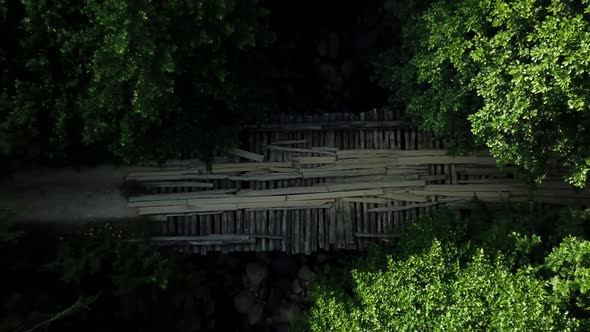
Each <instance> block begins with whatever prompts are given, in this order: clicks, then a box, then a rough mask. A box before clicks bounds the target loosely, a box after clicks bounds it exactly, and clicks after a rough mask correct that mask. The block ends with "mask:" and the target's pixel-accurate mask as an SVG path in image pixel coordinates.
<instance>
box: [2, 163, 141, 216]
mask: <svg viewBox="0 0 590 332" xmlns="http://www.w3.org/2000/svg"><path fill="white" fill-rule="evenodd" d="M137 169H138V168H137V167H127V166H113V165H103V166H98V167H92V168H84V169H81V170H74V169H71V168H35V169H32V170H26V171H20V172H17V173H15V174H12V175H11V176H9V177H3V178H0V208H10V209H14V210H16V211H17V220H19V221H28V222H63V223H77V222H88V221H95V220H114V219H122V218H133V217H136V216H137V211H136V209H134V208H128V207H127V199H126V198H125V197H123V196H122V195H121V191H120V186H121V185H122V184H123V182H124V179H125V176H126V175H127V174H128V173H129V172H131V171H134V170H137Z"/></svg>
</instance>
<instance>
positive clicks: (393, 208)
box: [369, 202, 439, 212]
mask: <svg viewBox="0 0 590 332" xmlns="http://www.w3.org/2000/svg"><path fill="white" fill-rule="evenodd" d="M437 204H439V203H438V202H427V203H419V204H409V205H405V206H388V207H380V208H372V209H369V212H394V211H404V210H409V209H414V208H419V207H427V206H434V205H437Z"/></svg>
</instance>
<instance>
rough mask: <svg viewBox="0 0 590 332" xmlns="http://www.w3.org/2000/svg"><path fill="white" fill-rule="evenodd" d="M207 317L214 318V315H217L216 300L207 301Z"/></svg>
mask: <svg viewBox="0 0 590 332" xmlns="http://www.w3.org/2000/svg"><path fill="white" fill-rule="evenodd" d="M204 305H205V315H206V316H207V317H211V316H213V314H214V313H215V305H216V303H215V299H213V298H210V299H209V300H208V301H205V304H204Z"/></svg>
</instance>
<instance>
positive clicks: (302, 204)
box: [238, 199, 334, 211]
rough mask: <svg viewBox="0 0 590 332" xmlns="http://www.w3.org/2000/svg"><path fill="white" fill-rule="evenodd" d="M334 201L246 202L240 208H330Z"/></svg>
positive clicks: (253, 209) (250, 209)
mask: <svg viewBox="0 0 590 332" xmlns="http://www.w3.org/2000/svg"><path fill="white" fill-rule="evenodd" d="M333 202H334V200H333V199H320V200H308V201H288V202H271V203H268V204H265V203H246V204H243V205H240V204H239V203H238V207H239V208H243V209H246V210H248V211H259V210H271V209H274V210H306V209H328V208H330V207H331V204H332V203H333Z"/></svg>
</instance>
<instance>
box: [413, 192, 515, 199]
mask: <svg viewBox="0 0 590 332" xmlns="http://www.w3.org/2000/svg"><path fill="white" fill-rule="evenodd" d="M410 194H412V195H419V196H420V195H421V196H450V197H470V198H472V197H475V196H477V197H480V198H484V197H485V198H509V197H510V194H509V193H507V192H487V191H479V192H469V191H439V190H436V191H434V190H430V191H426V190H410Z"/></svg>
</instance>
